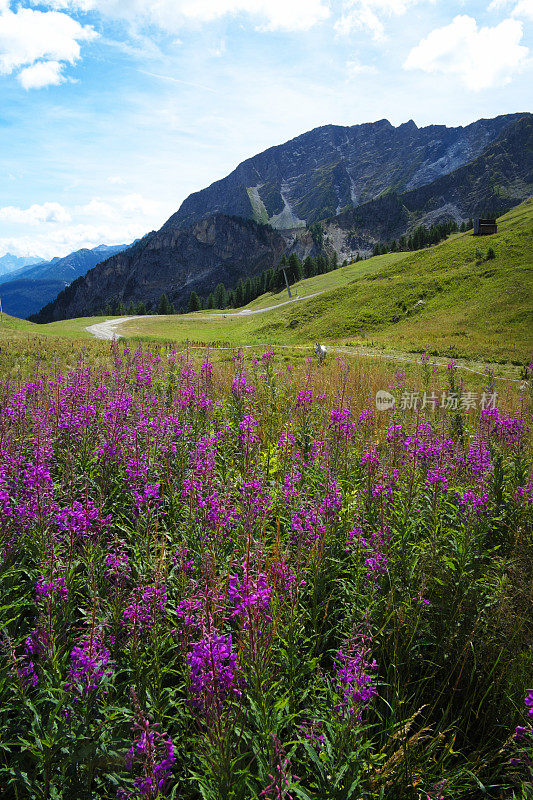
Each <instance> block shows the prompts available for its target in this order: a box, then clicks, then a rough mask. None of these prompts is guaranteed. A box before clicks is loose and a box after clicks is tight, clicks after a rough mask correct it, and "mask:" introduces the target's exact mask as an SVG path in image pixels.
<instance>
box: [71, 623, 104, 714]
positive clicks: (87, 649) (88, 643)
mask: <svg viewBox="0 0 533 800" xmlns="http://www.w3.org/2000/svg"><path fill="white" fill-rule="evenodd" d="M70 660H71V664H70V667H69V670H68V675H67V680H66V683H65V689H66V690H67V691H68V692H71V693H72V694H73V695H74V699H75V700H81V699H83V698H84V697H87V695H89V694H90V693H91V692H94V691H95V689H97V688H98V687H99V685H100V684H101V683H102V682H103V681H104V680H106V679H108V678H110V677H111V676H112V674H113V670H112V669H111V664H112V662H111V652H110V651H109V650H108V649H107V647H106V646H105V644H104V642H103V635H102V632H101V631H93V633H92V635H90V636H87V637H85V638H83V639H82V640H81V642H80V643H79V644H78V645H77V646H76V647H74V649H73V650H72V652H71V654H70Z"/></svg>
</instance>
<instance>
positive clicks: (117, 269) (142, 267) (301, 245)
mask: <svg viewBox="0 0 533 800" xmlns="http://www.w3.org/2000/svg"><path fill="white" fill-rule="evenodd" d="M312 249H313V240H312V238H311V235H310V234H309V233H308V232H307V231H301V232H299V231H292V232H291V231H287V232H284V233H283V234H282V233H281V232H278V231H275V230H273V229H272V228H270V227H267V226H264V225H258V224H257V223H255V222H253V221H251V220H245V219H240V218H237V217H229V216H226V215H225V214H215V215H213V216H210V217H207V218H205V219H202V220H199V221H198V222H196V223H195V224H193V225H192V226H191V227H190V228H188V229H186V230H180V229H179V228H173V227H171V226H169V225H168V224H167V225H165V226H164V227H163V228H162V229H161V230H160V231H158V232H154V233H150V234H148V235H147V236H145V237H144V239H141V240H140V241H139V242H137V243H136V244H135V245H133V246H132V247H130V248H128V250H125V251H123V252H122V253H118V254H117V255H115V256H113V257H112V258H108V259H107V260H106V261H104V262H103V263H102V264H99V265H98V266H97V267H95V268H94V269H92V270H90V271H89V272H88V273H87V274H86V275H85V276H84V277H82V278H79V279H78V280H76V281H74V282H73V283H72V284H71V285H70V286H69V287H67V288H66V289H65V290H64V291H63V292H61V294H60V295H59V296H58V297H57V299H56V300H55V301H54V302H52V303H50V304H49V305H48V306H45V308H43V309H42V311H41V312H40V313H39V314H38V315H37V317H36V318H35V319H36V320H37V321H38V322H50V321H53V320H58V319H65V318H68V317H76V316H79V315H82V314H87V313H90V312H91V311H95V312H96V311H99V310H100V309H101V308H103V307H104V306H105V305H106V303H108V302H118V301H122V302H124V303H125V304H127V303H129V302H130V301H134V302H138V301H139V300H142V301H143V302H145V303H156V302H157V301H158V300H159V298H160V297H161V295H162V294H163V292H165V293H166V294H167V295H168V297H169V299H170V301H171V302H172V303H174V305H176V306H177V307H179V306H184V305H186V303H187V301H188V298H189V295H190V293H191V292H192V291H197V292H199V293H200V294H202V295H205V294H207V293H209V292H210V291H212V290H213V289H214V288H215V287H216V285H217V284H218V283H221V282H222V283H224V285H225V286H226V287H227V288H228V289H229V288H232V287H233V286H235V285H236V283H237V282H238V281H239V279H240V278H242V277H243V275H255V274H256V273H258V272H261V271H262V270H264V269H267V268H269V267H271V266H273V265H275V264H277V262H278V261H279V259H280V258H281V256H282V255H283V253H285V252H287V251H292V250H294V251H295V252H298V253H299V254H300V255H301V256H305V255H307V254H308V253H309V252H312Z"/></svg>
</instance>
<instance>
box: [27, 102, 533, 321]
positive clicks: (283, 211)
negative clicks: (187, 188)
mask: <svg viewBox="0 0 533 800" xmlns="http://www.w3.org/2000/svg"><path fill="white" fill-rule="evenodd" d="M353 128H354V129H357V131H356V133H357V136H361V135H362V134H363V133H364V130H366V131H371V133H372V137H373V139H372V141H371V143H370V145H369V146H368V147H363V146H362V149H361V158H360V162H361V163H360V164H359V166H358V169H359V172H360V176H361V175H363V173H364V175H366V178H365V180H366V185H367V188H366V189H365V191H367V192H369V193H370V194H372V198H371V199H370V200H367V201H366V202H364V203H361V202H355V203H351V204H350V203H348V204H345V205H344V206H343V207H342V208H341V209H340V211H339V203H338V202H337V205H336V206H335V208H334V209H333V211H334V212H335V213H333V214H329V215H328V214H326V211H327V210H328V208H329V206H328V203H329V202H330V201H329V200H327V197H328V191H329V190H330V189H331V186H332V185H333V184H332V180H333V183H334V182H335V180H337V179H340V178H343V174H344V173H343V169H344V167H343V166H342V165H341V166H340V167H339V164H338V163H335V164H334V165H333V166H331V164H329V165H325V164H324V163H322V164H320V163H319V162H320V158H319V156H320V153H321V152H322V155H323V151H320V147H319V151H320V152H318V154H317V152H316V151H315V150H314V149H313V148H312V147H311V148H310V150H309V152H306V153H302V154H301V158H302V159H303V160H304V161H307V162H308V163H309V164H311V166H312V168H311V169H310V173H309V175H304V176H303V177H302V176H300V177H301V180H300V183H301V184H302V185H303V184H304V183H305V181H306V180H307V181H308V183H309V185H310V187H311V188H310V191H309V192H308V193H307V194H306V195H305V203H306V204H307V207H309V208H312V210H313V214H312V218H313V219H315V220H316V222H313V223H312V224H311V225H309V224H306V222H305V221H304V220H303V219H302V218H301V217H299V216H298V214H299V213H300V210H299V208H298V207H295V206H294V205H293V204H291V197H290V192H291V190H290V187H289V188H287V186H288V180H287V179H286V178H283V180H282V181H281V182H280V183H279V193H278V194H279V197H276V191H277V190H276V191H274V193H273V195H272V197H270V198H269V197H267V194H265V192H263V194H261V193H260V192H259V189H257V194H254V193H253V192H252V193H251V196H250V192H249V191H248V189H250V187H247V191H246V192H244V188H245V187H244V184H243V183H242V181H241V183H238V182H237V184H235V182H234V177H233V178H232V177H231V176H234V174H235V172H236V170H235V171H234V173H231V174H230V176H227V178H226V179H223V181H219V182H215V184H212V186H211V187H208V188H207V189H206V190H202V192H200V193H196V194H195V195H190V196H189V198H188V199H187V200H186V201H184V203H183V204H182V206H181V207H180V209H178V211H177V212H176V213H175V214H173V215H172V216H171V217H170V218H169V219H168V220H167V221H166V222H165V223H164V225H163V226H162V227H161V229H160V230H159V231H153V232H151V233H150V234H147V236H145V237H144V238H143V239H142V240H141V242H139V243H137V244H136V245H135V246H134V247H132V248H129V249H128V250H126V251H125V252H124V253H121V254H118V255H117V256H112V257H111V258H109V259H106V260H105V261H104V262H103V263H102V264H100V265H99V266H98V267H97V268H95V269H93V270H91V271H90V273H88V274H87V275H86V276H85V278H80V279H78V280H77V281H74V283H73V284H71V285H70V286H69V287H68V288H67V289H66V290H64V291H63V292H61V294H60V295H59V297H58V298H56V300H55V301H52V302H51V303H49V304H48V306H46V307H45V308H43V309H42V310H41V312H40V313H39V314H38V315H36V317H35V319H36V320H37V321H40V322H49V321H52V320H57V319H63V318H66V317H69V316H70V317H72V316H80V315H82V314H87V313H99V311H100V310H101V309H102V308H103V307H104V306H105V305H106V304H107V303H118V302H123V303H129V302H130V301H131V302H139V301H143V302H145V303H147V304H149V305H151V306H152V307H153V305H154V303H156V302H157V300H158V299H159V297H160V296H161V295H162V294H163V293H165V294H167V295H168V297H169V299H170V301H171V302H172V303H174V305H176V307H180V306H181V307H184V306H186V304H187V300H188V296H189V294H190V293H191V292H192V291H195V292H197V293H198V294H201V295H204V296H207V294H208V293H209V292H210V291H213V289H214V288H215V286H216V285H217V284H218V283H220V282H222V283H224V284H225V285H226V288H227V289H232V288H234V286H235V285H236V283H237V282H238V280H239V279H241V278H243V279H246V278H247V277H251V276H253V275H255V274H257V272H258V271H261V270H262V269H264V268H265V266H266V267H272V266H275V265H276V264H277V263H278V261H279V259H280V257H281V255H289V254H290V253H292V252H296V253H297V254H298V255H299V256H300V257H305V256H307V255H311V254H316V252H317V249H319V248H320V247H321V248H323V249H324V250H325V251H326V252H327V253H328V254H330V255H332V254H333V252H334V251H335V252H336V253H337V256H338V260H339V261H342V260H343V259H345V258H347V259H348V258H350V257H351V256H353V255H354V253H355V252H359V253H360V254H363V255H365V254H369V253H370V252H371V251H372V248H373V246H374V244H375V243H376V242H384V241H391V240H392V239H397V238H399V237H400V236H402V235H404V234H406V233H408V232H409V231H412V230H413V229H414V228H415V227H416V226H417V225H420V224H426V225H428V227H429V226H430V225H432V224H437V223H440V222H447V221H450V220H455V221H456V222H457V223H459V222H461V221H463V220H465V219H468V218H469V217H470V216H472V215H473V214H474V213H495V214H496V213H498V214H500V213H503V212H505V211H507V210H508V209H510V208H512V207H513V206H514V205H517V204H518V203H520V202H521V201H523V200H524V199H526V198H527V197H528V196H530V195H531V194H533V160H532V159H533V115H532V114H521V113H518V114H510V115H502V116H500V117H496V118H495V119H494V120H478V121H477V122H476V123H472V124H471V125H469V126H466V128H454V129H448V128H446V126H427V127H426V128H423V129H419V128H417V126H416V125H415V123H414V122H413V123H412V124H411V123H410V122H407V123H404V124H403V125H401V126H398V127H397V128H394V127H393V126H392V125H391V124H390V122H388V121H386V120H382V121H378V122H377V123H366V124H365V125H363V126H353ZM363 129H364V130H363ZM346 130H347V129H345V128H342V127H341V126H323V127H322V128H320V129H315V131H311V132H309V133H308V134H302V135H301V136H300V137H296V139H294V140H291V146H294V142H299V145H298V146H300V145H301V143H302V140H305V141H307V140H306V139H305V137H306V136H309V135H311V134H312V138H313V136H315V134H316V132H317V131H319V133H320V136H321V137H322V138H323V140H324V141H325V142H326V150H327V152H328V153H330V144H331V141H330V140H331V136H332V135H333V134H334V135H335V136H337V137H338V136H339V135H341V133H342V132H343V131H344V132H345V131H346ZM398 131H400V134H399V136H400V138H401V139H402V143H401V148H403V149H402V150H401V152H402V156H401V158H400V157H399V156H398V152H397V151H396V150H395V149H394V148H393V150H392V151H390V148H389V149H387V148H383V144H384V142H386V141H388V142H389V144H390V143H392V144H394V142H395V141H396V138H397V137H398ZM420 131H422V132H423V142H422V145H420V142H418V144H416V142H415V144H414V145H412V144H411V140H412V139H413V137H415V139H416V137H417V136H419V134H420ZM463 131H467V135H466V137H462V133H461V132H463ZM332 132H333V134H332ZM446 132H447V133H446ZM376 137H377V138H376ZM383 137H385V138H384V139H383ZM387 137H389V139H387ZM391 137H392V138H391ZM435 137H437V138H435ZM438 137H440V138H438ZM444 140H446V141H444ZM488 140H490V141H488ZM487 141H488V144H487ZM277 147H278V149H279V148H281V151H283V148H284V147H286V145H279V146H277ZM271 150H272V148H271V149H270V150H268V151H265V152H264V153H263V154H260V156H263V157H265V154H268V153H269V152H271ZM281 151H280V152H281ZM376 151H379V152H380V153H381V156H380V157H381V161H380V160H379V159H377V160H376V157H375V155H376ZM478 151H479V152H478ZM472 153H474V154H475V157H474V158H471V159H470V160H467V161H465V159H466V158H467V156H468V155H469V154H470V155H471V154H472ZM258 158H259V157H258ZM387 159H388V160H387ZM253 160H254V159H251V160H249V162H251V161H253ZM322 161H323V159H322ZM463 162H464V163H463ZM243 163H246V162H243ZM361 164H362V166H361ZM454 164H458V166H455V168H453V169H452V167H453V166H454ZM435 165H436V166H435ZM240 166H242V165H240ZM269 168H271V169H272V170H273V171H274V172H275V171H276V170H277V169H278V166H277V165H276V164H274V165H273V166H272V164H271V165H270V167H269ZM237 169H238V168H237ZM435 171H436V172H437V173H438V172H440V173H441V174H439V175H438V176H437V177H436V178H434V179H433V180H430V181H429V182H428V183H425V184H421V185H419V184H420V181H421V180H422V179H424V180H425V179H427V178H428V177H431V176H433V175H434V174H435ZM332 172H333V173H334V175H333V178H332V176H331V173H332ZM316 173H318V174H319V175H322V176H324V174H326V175H327V180H326V184H327V187H326V191H325V193H324V192H322V193H321V191H319V190H318V189H317V186H318V184H317V180H316V178H317V174H316ZM335 176H336V177H335ZM339 176H340V177H339ZM424 176H425V177H424ZM345 177H346V176H345V175H344V178H345ZM352 177H353V176H352ZM378 178H379V186H378V188H379V189H380V191H379V193H378V194H377V195H376V194H375V192H374V190H375V189H376V182H375V181H376V180H377V179H378ZM230 179H231V180H230ZM228 180H229V184H226V185H229V186H230V188H231V186H234V187H235V186H236V187H237V191H236V193H234V194H233V196H232V197H230V198H229V199H227V204H230V205H231V203H233V202H237V205H238V204H239V203H240V202H241V200H243V196H244V195H243V192H244V194H245V195H246V202H247V203H248V212H246V209H245V208H244V207H243V209H241V210H242V213H241V214H227V213H225V212H223V211H220V210H216V211H213V212H212V213H209V214H207V215H204V216H202V214H200V213H199V208H200V207H196V212H198V218H197V219H196V220H195V221H193V222H191V223H190V224H188V225H185V224H184V222H183V220H184V219H188V218H189V217H188V216H187V215H188V214H189V211H190V209H191V203H192V206H193V207H194V204H195V203H197V201H198V197H199V196H201V195H202V193H203V192H208V193H209V192H210V191H211V190H212V187H213V186H215V187H216V191H215V194H216V193H217V192H218V191H219V190H220V185H221V184H224V181H228ZM232 181H233V183H232ZM363 182H364V181H363ZM345 183H346V181H345ZM413 183H414V184H415V185H414V186H413ZM361 185H362V184H361ZM313 186H314V188H313ZM406 186H410V187H411V188H409V189H405V191H403V192H400V191H399V188H402V187H406ZM369 187H370V188H369ZM383 187H384V188H383ZM256 188H257V187H256ZM345 188H346V186H345ZM353 188H354V187H353V185H351V186H350V193H351V192H352V190H353ZM274 189H275V187H274ZM337 189H338V186H337ZM337 189H335V191H336V192H337V195H338V194H339V192H338V191H337ZM362 196H363V195H362V194H361V193H360V194H359V195H358V196H357V197H356V198H355V199H356V200H360V199H361V198H362ZM324 197H326V200H327V202H326V204H325V205H324ZM191 198H192V199H191ZM235 198H236V199H235ZM254 198H255V200H254V202H255V203H256V208H257V207H258V203H259V201H261V203H263V206H264V208H265V214H267V216H268V215H270V216H269V217H268V218H269V219H270V220H271V219H272V216H271V215H272V213H273V212H275V214H274V217H275V219H276V221H277V222H278V223H279V224H281V223H283V224H284V225H286V226H287V227H284V228H280V227H278V228H275V227H273V226H272V225H271V224H270V223H269V222H268V221H264V220H260V221H257V220H253V219H251V218H250V217H249V216H248V217H247V216H246V213H249V209H250V208H251V203H252V199H254ZM215 199H216V198H215ZM337 200H339V197H337ZM184 209H185V210H184ZM193 210H194V208H193ZM200 210H201V209H200ZM204 211H205V208H204ZM196 212H195V213H196ZM202 213H203V212H202ZM184 215H185V216H184ZM193 216H194V215H193ZM317 224H319V225H320V231H319V235H318V236H317V235H316V234H317V231H316V230H315V226H316V225H317ZM318 241H319V242H321V244H320V245H318V244H317V242H318ZM265 242H268V247H267V248H266V250H265ZM268 248H270V250H268Z"/></svg>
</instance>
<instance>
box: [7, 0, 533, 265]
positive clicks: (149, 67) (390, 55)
mask: <svg viewBox="0 0 533 800" xmlns="http://www.w3.org/2000/svg"><path fill="white" fill-rule="evenodd" d="M532 50H533V0H493V2H491V3H490V4H489V2H477V1H474V0H472V2H470V0H462V1H461V0H433V1H431V0H429V1H427V2H425V1H424V0H48V2H45V1H44V0H42V1H41V0H0V100H1V102H0V256H1V255H2V254H4V253H6V252H12V253H15V254H18V255H39V256H42V257H47V258H50V257H52V256H56V255H64V254H66V253H68V252H70V251H72V250H75V249H78V248H79V247H94V246H95V245H97V244H101V243H105V244H117V243H122V242H129V241H132V240H133V239H134V238H136V237H138V236H141V235H143V234H144V233H146V232H147V231H149V230H152V229H154V228H158V227H160V225H161V224H162V223H163V222H164V221H165V220H166V219H167V217H168V216H169V215H170V214H171V213H173V212H174V211H175V210H176V209H177V208H178V206H179V205H180V203H181V201H182V200H183V199H184V198H185V197H186V196H187V195H188V194H189V193H190V192H192V191H195V190H197V189H201V188H203V187H204V186H206V185H208V184H209V183H211V182H212V181H214V180H217V179H218V178H221V177H223V176H224V175H226V174H227V173H228V172H230V171H231V170H232V169H233V168H234V167H235V166H236V165H237V164H238V163H239V162H240V161H242V160H243V159H244V158H247V157H249V156H252V155H254V154H255V153H258V152H260V151H262V150H264V149H266V148H267V147H269V146H271V145H274V144H279V143H281V142H283V141H286V140H288V139H291V138H292V137H294V136H297V135H298V134H300V133H303V132H304V131H306V130H309V129H311V128H314V127H316V126H318V125H323V124H327V123H336V124H341V125H353V124H356V123H360V122H370V121H374V120H377V119H382V118H385V117H386V118H387V119H389V120H390V121H391V122H392V123H393V124H394V125H398V124H400V123H402V122H404V121H406V120H408V119H410V118H412V119H414V120H415V122H416V123H417V124H418V125H419V126H422V125H427V124H433V123H443V124H447V125H465V124H468V123H469V122H472V121H474V120H476V119H479V118H480V117H493V116H496V115H497V114H503V113H508V112H515V111H528V110H529V111H530V110H532V109H531V105H532V103H531V100H532V95H533V91H532V89H531V87H532V85H533V53H532Z"/></svg>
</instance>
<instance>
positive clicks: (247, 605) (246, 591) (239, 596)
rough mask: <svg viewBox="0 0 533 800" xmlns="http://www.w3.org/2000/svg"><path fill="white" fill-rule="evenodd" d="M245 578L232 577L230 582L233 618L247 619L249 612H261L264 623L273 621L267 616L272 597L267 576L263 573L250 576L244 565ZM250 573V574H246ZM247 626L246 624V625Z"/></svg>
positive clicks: (229, 593) (229, 590)
mask: <svg viewBox="0 0 533 800" xmlns="http://www.w3.org/2000/svg"><path fill="white" fill-rule="evenodd" d="M242 569H243V573H244V575H243V577H242V578H239V577H238V576H237V575H232V576H230V578H229V581H228V598H229V601H230V603H231V605H232V607H233V610H232V612H231V617H232V618H233V619H235V618H236V617H241V616H242V617H246V615H247V614H248V613H249V612H259V613H260V614H261V617H262V619H263V620H264V621H268V622H270V621H271V617H270V616H269V615H268V614H267V610H268V608H269V605H270V599H271V597H272V589H271V587H270V586H268V585H267V579H266V575H264V574H263V573H262V572H259V573H256V574H252V575H250V574H249V570H247V569H246V565H245V564H243V567H242ZM247 572H248V574H246V573H247ZM245 624H246V623H245Z"/></svg>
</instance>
